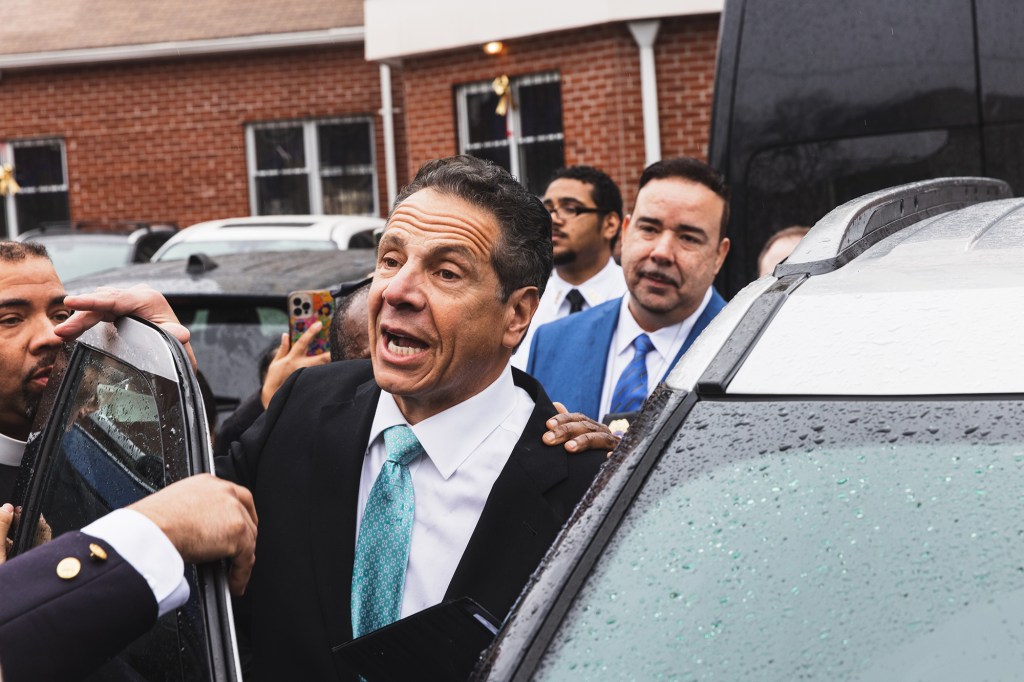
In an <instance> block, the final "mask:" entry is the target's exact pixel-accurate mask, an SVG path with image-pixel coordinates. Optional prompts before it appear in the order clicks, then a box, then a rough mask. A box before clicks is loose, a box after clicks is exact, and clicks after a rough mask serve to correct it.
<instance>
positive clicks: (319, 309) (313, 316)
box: [288, 289, 334, 355]
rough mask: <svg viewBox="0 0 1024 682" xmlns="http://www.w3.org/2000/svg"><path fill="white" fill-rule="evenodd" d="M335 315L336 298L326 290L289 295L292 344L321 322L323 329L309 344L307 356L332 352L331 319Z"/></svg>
mask: <svg viewBox="0 0 1024 682" xmlns="http://www.w3.org/2000/svg"><path fill="white" fill-rule="evenodd" d="M333 315H334V297H333V296H331V292H329V291H327V290H326V289H322V290H319V291H293V292H292V293H290V294H288V328H289V332H290V333H291V340H292V343H295V342H296V341H298V339H299V337H300V336H302V334H303V333H304V332H305V331H306V330H307V329H309V328H310V327H311V326H312V325H313V323H314V322H316V321H317V320H320V321H321V322H322V323H323V328H322V329H321V330H320V332H319V333H318V334H317V335H316V336H315V337H314V338H313V341H312V343H310V344H309V350H308V351H307V353H306V354H307V355H317V354H318V353H327V352H330V349H331V348H330V329H331V317H333Z"/></svg>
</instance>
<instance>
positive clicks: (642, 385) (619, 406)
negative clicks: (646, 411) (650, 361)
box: [610, 334, 654, 412]
mask: <svg viewBox="0 0 1024 682" xmlns="http://www.w3.org/2000/svg"><path fill="white" fill-rule="evenodd" d="M633 348H634V349H635V350H636V352H635V353H634V354H633V359H632V360H630V361H629V364H628V365H626V369H624V370H622V375H621V376H619V381H618V383H616V384H615V390H614V391H612V404H611V408H610V409H611V411H612V412H636V411H637V410H639V409H640V408H641V407H643V404H644V400H645V399H646V398H647V354H648V353H650V352H651V351H652V350H654V344H653V343H651V339H650V337H649V336H647V334H640V335H639V336H637V337H636V338H635V339H633Z"/></svg>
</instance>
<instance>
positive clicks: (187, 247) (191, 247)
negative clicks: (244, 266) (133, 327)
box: [158, 239, 338, 261]
mask: <svg viewBox="0 0 1024 682" xmlns="http://www.w3.org/2000/svg"><path fill="white" fill-rule="evenodd" d="M337 248H338V245H337V244H335V243H334V242H332V241H313V240H303V239H260V240H252V241H246V240H242V239H226V240H224V241H201V242H198V241H195V242H193V241H183V242H178V243H177V244H172V245H171V246H169V247H167V250H166V251H164V252H163V253H162V254H160V258H159V259H158V260H162V261H164V260H182V259H185V258H188V257H189V256H191V255H192V254H195V253H204V254H206V255H207V256H219V255H221V254H225V253H250V252H254V251H303V250H308V251H330V250H333V249H337Z"/></svg>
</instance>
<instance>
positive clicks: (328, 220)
mask: <svg viewBox="0 0 1024 682" xmlns="http://www.w3.org/2000/svg"><path fill="white" fill-rule="evenodd" d="M384 223H385V221H384V220H383V219H382V218H372V217H368V216H337V215H278V216H253V217H248V218H229V219H227V220H210V221H208V222H205V223H198V224H196V225H192V226H191V227H189V228H186V229H184V230H182V231H181V232H179V233H178V234H176V235H175V236H174V237H172V238H171V239H170V240H168V241H167V243H166V244H164V245H163V246H162V247H161V248H160V250H159V251H157V252H156V253H154V254H153V260H154V261H164V260H182V259H185V258H188V257H189V256H191V255H192V254H196V253H202V254H205V255H207V256H218V255H221V254H225V253H242V252H246V251H298V250H332V249H358V248H365V249H372V248H373V247H374V246H376V237H375V233H379V232H380V231H382V230H383V229H384Z"/></svg>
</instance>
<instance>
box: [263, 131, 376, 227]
mask: <svg viewBox="0 0 1024 682" xmlns="http://www.w3.org/2000/svg"><path fill="white" fill-rule="evenodd" d="M332 123H365V124H366V125H367V126H368V127H369V129H370V138H369V139H370V163H369V164H360V165H358V166H343V167H333V166H329V167H327V168H321V167H320V140H319V136H318V135H317V126H320V125H330V124H332ZM298 127H301V128H302V144H303V152H304V155H305V159H306V165H305V166H304V167H302V168H286V169H284V170H258V169H257V168H256V131H257V130H266V129H268V128H298ZM376 139H377V137H376V131H375V130H374V126H373V117H371V116H335V117H331V118H317V119H310V120H288V121H267V122H263V123H249V124H247V125H246V126H245V161H246V168H247V169H248V174H249V214H250V215H254V216H255V215H260V214H259V212H258V211H259V197H258V195H257V189H256V179H257V178H260V177H276V176H281V175H305V176H306V178H307V180H308V182H307V185H308V187H309V210H310V215H324V202H323V184H322V183H321V181H320V179H321V177H324V176H326V177H331V176H333V175H345V174H348V173H352V174H363V175H367V174H368V175H370V176H371V177H372V179H373V180H372V184H373V192H372V194H373V210H372V211H371V212H370V213H353V214H349V215H366V216H379V215H380V196H379V192H378V187H377V180H378V178H377V145H376V143H375V141H376ZM321 174H322V175H321Z"/></svg>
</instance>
